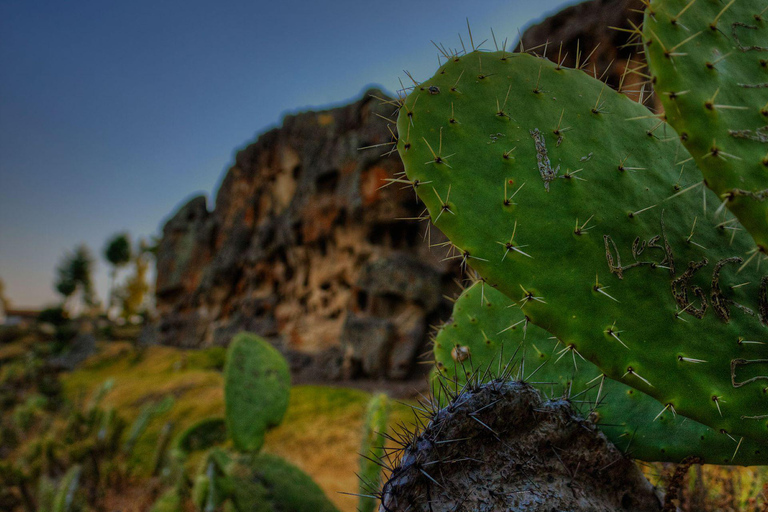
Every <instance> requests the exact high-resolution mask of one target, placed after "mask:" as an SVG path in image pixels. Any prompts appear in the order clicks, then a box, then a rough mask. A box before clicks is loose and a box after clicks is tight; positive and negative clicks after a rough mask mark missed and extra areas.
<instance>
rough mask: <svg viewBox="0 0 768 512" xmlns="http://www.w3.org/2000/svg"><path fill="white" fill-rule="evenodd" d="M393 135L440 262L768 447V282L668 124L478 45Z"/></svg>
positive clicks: (448, 68)
mask: <svg viewBox="0 0 768 512" xmlns="http://www.w3.org/2000/svg"><path fill="white" fill-rule="evenodd" d="M398 132H399V139H398V150H399V153H400V156H401V158H402V159H403V162H404V163H405V168H406V173H407V176H408V178H409V180H410V181H411V183H412V185H413V186H414V188H416V190H417V193H418V195H419V197H420V198H421V199H422V200H423V201H424V202H425V204H426V205H427V209H428V211H429V214H430V216H431V218H432V221H433V223H434V224H435V225H436V226H437V227H438V228H439V229H440V230H441V231H443V232H444V233H445V234H446V235H447V236H448V238H449V239H450V240H451V242H452V243H453V246H449V247H446V248H445V249H446V257H447V258H451V259H454V260H455V261H457V262H462V263H465V264H468V265H471V266H472V267H473V268H474V269H476V270H477V271H478V272H479V273H480V274H481V275H482V276H483V277H484V278H485V279H486V280H487V281H488V283H489V284H492V285H495V286H498V287H499V289H500V290H501V291H502V292H504V293H505V294H506V295H507V296H509V297H512V298H513V299H515V300H516V301H517V305H518V306H520V307H521V308H522V309H523V311H524V312H525V315H526V320H525V321H526V322H531V323H533V324H535V325H538V326H540V327H542V328H544V329H545V330H547V331H549V332H550V333H552V334H554V335H555V336H557V337H558V338H559V339H560V340H562V341H563V342H564V343H565V344H566V346H569V347H571V348H573V349H574V350H576V351H577V352H578V353H579V354H581V355H582V356H584V357H585V358H587V359H589V360H591V361H592V362H593V363H595V364H597V365H598V366H599V367H600V368H601V370H602V371H603V373H605V374H606V375H607V376H609V377H611V378H613V379H616V380H620V381H621V382H623V383H625V384H627V385H629V386H632V387H634V388H637V389H639V390H641V391H643V392H645V393H647V394H650V395H651V396H653V397H654V398H656V399H657V400H658V401H660V402H661V403H663V404H671V406H672V407H675V409H676V410H677V411H678V412H679V413H681V414H683V415H685V416H688V417H690V418H692V419H695V420H697V421H699V422H701V423H703V424H705V425H708V426H711V427H713V428H715V429H717V430H723V431H725V432H727V433H730V434H732V435H734V436H747V437H752V438H753V439H755V440H758V441H760V440H765V439H767V438H768V421H766V419H768V392H766V388H767V385H768V381H766V378H768V377H766V375H768V373H766V372H767V371H768V364H766V363H765V362H764V359H765V356H766V354H768V351H766V348H765V343H766V342H768V332H767V330H766V328H765V327H764V325H763V323H762V322H765V321H768V280H763V279H762V274H760V273H758V271H757V263H759V258H757V259H752V260H750V259H749V258H750V257H751V256H754V255H755V254H756V253H754V252H751V251H755V250H756V248H755V247H754V242H753V240H752V239H751V238H750V237H749V235H748V234H746V233H745V232H743V231H741V230H740V227H739V226H738V224H737V223H736V221H735V219H733V222H731V221H727V222H726V223H725V224H719V225H716V224H715V223H714V221H713V220H712V218H713V216H714V209H716V208H717V206H718V204H719V201H718V200H717V198H716V197H715V196H714V194H712V193H711V192H709V191H707V190H706V189H705V188H704V187H703V186H701V182H700V176H698V171H696V170H695V169H693V168H692V167H691V168H687V169H683V170H682V173H681V169H680V166H679V165H675V162H677V161H679V159H680V155H684V154H685V149H684V148H683V147H682V146H681V145H680V143H679V141H678V139H677V137H676V135H675V133H674V131H673V130H672V129H671V128H669V127H668V126H666V125H664V124H659V122H658V121H657V119H655V118H653V116H652V115H651V114H650V113H649V111H648V110H647V109H646V108H645V107H643V106H642V105H639V104H637V103H634V102H633V101H631V100H629V99H628V98H627V97H626V96H624V95H622V94H619V93H617V92H615V91H613V90H611V89H610V88H608V87H607V86H605V85H604V84H603V83H601V82H600V81H598V80H595V79H594V78H592V77H591V76H589V75H587V74H586V73H584V72H582V71H579V70H571V69H565V68H561V67H559V66H558V65H556V64H554V63H552V62H549V61H547V60H544V59H539V58H536V57H533V56H531V55H526V54H515V55H510V54H505V53H502V52H495V53H482V52H473V53H470V54H468V55H464V56H461V57H451V58H450V59H449V60H448V62H447V63H445V64H444V65H443V66H442V67H441V68H440V69H439V70H438V72H437V74H436V75H435V76H434V77H433V78H431V79H429V80H427V81H426V82H424V83H422V84H421V85H419V86H417V87H415V88H414V90H413V91H412V92H411V94H409V95H408V97H407V98H405V100H404V103H403V105H402V108H401V109H400V114H399V117H398ZM742 262H744V263H748V264H747V265H742ZM740 265H741V266H740ZM742 267H743V268H742ZM737 270H741V271H740V272H737ZM761 320H762V322H761ZM732 371H733V379H734V380H733V382H732Z"/></svg>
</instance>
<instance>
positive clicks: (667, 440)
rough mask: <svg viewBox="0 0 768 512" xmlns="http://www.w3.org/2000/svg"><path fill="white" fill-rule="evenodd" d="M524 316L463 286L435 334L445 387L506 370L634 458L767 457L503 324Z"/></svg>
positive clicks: (723, 460) (534, 332)
mask: <svg viewBox="0 0 768 512" xmlns="http://www.w3.org/2000/svg"><path fill="white" fill-rule="evenodd" d="M523 319H524V316H523V313H522V312H521V311H520V310H519V309H517V308H515V307H514V301H512V300H511V299H510V298H508V297H507V296H506V295H504V294H503V293H501V292H500V291H498V290H496V289H494V288H491V287H490V286H487V285H484V284H483V283H476V284H474V285H472V286H471V287H469V288H467V289H466V290H465V291H464V292H463V293H462V294H461V296H460V297H459V298H458V299H457V300H456V303H455V305H454V307H453V317H452V320H451V322H449V323H448V324H446V325H445V326H443V327H442V328H441V329H440V331H439V332H438V333H437V336H436V337H435V342H434V356H435V362H436V365H437V368H438V371H439V375H440V376H442V377H447V378H448V379H449V384H448V385H449V386H454V385H456V386H457V387H458V388H461V387H462V386H463V385H464V384H465V383H466V381H467V377H468V376H470V377H473V376H483V377H484V379H483V380H485V381H490V380H493V379H495V378H497V377H499V376H500V375H501V374H503V373H504V372H505V370H506V371H507V373H509V372H510V371H512V370H513V371H512V375H513V376H518V375H519V376H520V377H522V378H526V380H528V381H530V383H531V384H533V385H534V386H535V387H536V388H537V389H539V390H540V391H542V392H543V393H545V394H547V395H549V396H553V395H555V396H559V395H560V394H563V393H567V395H569V396H571V397H573V400H572V404H573V405H574V407H575V408H576V409H578V410H579V411H580V412H581V413H582V414H583V415H584V416H585V417H590V418H592V419H594V420H595V421H596V422H597V424H598V426H599V427H600V428H601V430H602V431H603V432H604V433H605V435H606V436H607V437H608V439H610V441H611V442H612V443H613V444H615V445H616V446H617V447H618V448H619V449H621V450H623V451H625V452H627V453H628V454H630V455H631V456H632V457H634V458H636V459H640V460H644V461H648V462H657V461H658V462H675V463H678V462H680V461H682V460H683V459H684V458H686V457H689V456H696V457H699V458H700V459H701V461H702V463H704V464H740V465H744V466H751V465H758V464H765V463H766V461H767V460H768V444H760V443H757V442H754V441H751V440H749V439H744V440H743V441H741V444H739V439H734V438H732V437H730V436H728V435H726V434H723V433H720V432H718V431H716V430H714V429H712V428H709V427H707V426H704V425H702V424H701V423H698V422H695V421H693V420H690V419H688V418H685V417H683V416H682V415H680V414H675V412H673V411H672V410H670V409H669V408H665V407H664V405H662V404H660V403H659V402H657V401H656V400H654V399H653V398H651V397H650V396H648V395H646V394H645V393H642V392H640V391H637V390H635V389H633V388H631V387H629V386H627V385H625V384H622V383H621V382H617V381H614V380H612V379H609V378H603V377H602V374H601V373H600V371H599V370H598V369H597V367H595V365H594V364H592V363H589V362H587V361H584V360H583V359H581V358H580V357H578V356H577V355H576V354H575V353H573V352H572V351H570V350H568V349H567V348H566V347H564V346H563V344H562V343H560V342H558V341H557V340H556V339H553V337H552V336H551V335H550V334H549V333H548V332H546V331H544V330H543V329H541V328H539V327H536V326H533V325H529V326H528V327H527V329H526V331H527V332H525V333H524V332H523V328H522V324H521V325H520V326H518V327H517V328H514V329H507V327H508V326H509V325H510V323H515V322H518V321H520V320H523ZM510 366H514V368H512V369H508V368H509V367H510ZM529 376H530V378H528V377H529ZM453 382H455V384H453ZM737 448H738V449H737Z"/></svg>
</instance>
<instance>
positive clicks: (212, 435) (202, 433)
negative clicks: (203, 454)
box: [173, 418, 227, 454]
mask: <svg viewBox="0 0 768 512" xmlns="http://www.w3.org/2000/svg"><path fill="white" fill-rule="evenodd" d="M226 440H227V424H226V420H225V419H224V418H205V419H202V420H200V421H198V422H197V423H195V424H193V425H191V426H189V427H188V428H187V429H185V430H184V431H183V432H181V434H179V435H178V436H177V437H176V439H174V442H173V445H174V446H173V447H174V449H176V450H179V451H180V452H182V453H185V454H187V453H189V452H193V451H196V450H207V449H209V448H212V447H213V446H214V445H217V444H221V443H224V442H225V441H226Z"/></svg>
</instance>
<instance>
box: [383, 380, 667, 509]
mask: <svg viewBox="0 0 768 512" xmlns="http://www.w3.org/2000/svg"><path fill="white" fill-rule="evenodd" d="M661 509H662V503H661V500H660V498H659V496H658V495H657V492H656V490H655V489H654V487H653V486H652V485H651V484H650V482H648V480H646V478H645V477H644V476H643V474H642V472H641V471H640V469H639V468H638V467H637V466H636V465H635V464H634V462H632V461H631V460H630V459H627V458H625V457H624V456H623V455H622V454H621V452H619V450H618V449H617V448H616V447H615V446H613V445H612V444H611V443H610V442H608V440H607V439H606V437H605V436H604V435H603V433H602V432H600V431H599V430H598V429H597V428H596V427H595V426H594V425H593V424H592V423H590V422H589V421H586V420H584V419H582V418H581V417H579V416H578V415H576V414H575V413H574V411H573V409H572V408H571V406H570V404H569V403H568V402H567V401H565V400H549V401H544V400H542V398H541V397H540V396H539V394H538V392H537V391H536V390H535V389H534V388H533V387H531V386H529V385H527V384H524V383H522V382H510V381H506V380H505V381H494V382H490V383H488V384H484V385H482V386H479V387H476V388H473V389H470V390H468V391H465V392H463V393H462V394H461V395H460V396H459V397H457V398H455V399H454V400H453V402H452V403H451V404H450V405H448V406H447V407H445V408H443V409H441V410H440V411H438V412H437V413H436V414H434V416H433V417H432V418H431V419H430V421H429V422H428V424H427V425H426V427H425V428H424V430H423V432H421V433H420V434H419V435H418V436H416V437H414V438H413V439H411V440H410V441H409V442H408V445H407V446H406V447H405V448H404V449H403V451H402V455H401V458H400V461H399V463H398V465H397V467H396V468H394V470H393V471H392V474H391V476H390V479H389V480H388V481H387V482H386V483H385V484H384V487H383V498H382V505H381V508H380V509H379V510H380V512H401V511H402V512H405V511H411V512H419V511H424V512H428V511H434V512H437V511H449V510H467V511H469V510H472V511H485V512H516V511H520V512H523V511H525V512H536V511H540V512H550V511H553V510H569V511H573V512H576V511H584V512H587V511H589V512H594V511H605V512H607V511H634V512H641V511H660V510H661Z"/></svg>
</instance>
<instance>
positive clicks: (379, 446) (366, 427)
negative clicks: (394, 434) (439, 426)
mask: <svg viewBox="0 0 768 512" xmlns="http://www.w3.org/2000/svg"><path fill="white" fill-rule="evenodd" d="M388 420H389V398H388V397H387V395H386V394H384V393H379V394H377V395H374V397H373V398H371V400H370V402H368V410H367V411H366V414H365V423H364V424H363V443H362V446H361V448H360V455H361V457H360V475H359V478H360V503H359V505H358V507H357V508H358V510H359V512H373V511H374V510H376V505H377V502H378V500H377V499H375V498H372V497H371V496H372V495H373V494H374V493H376V492H378V491H379V487H380V485H381V465H380V464H379V462H378V461H379V460H381V459H382V458H383V457H384V453H385V452H384V445H385V443H386V435H387V422H388Z"/></svg>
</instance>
